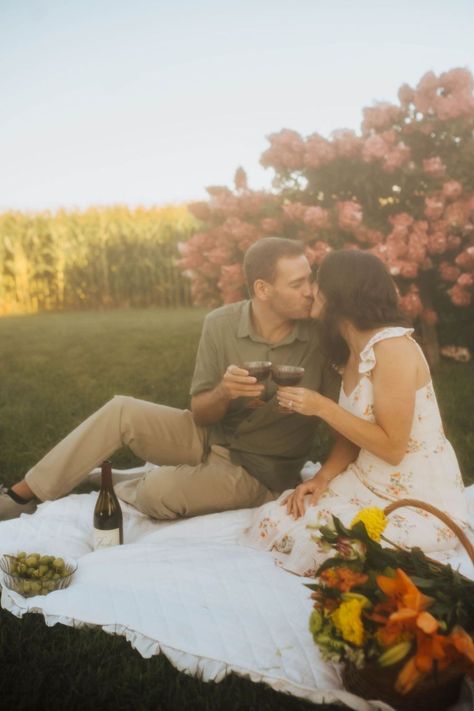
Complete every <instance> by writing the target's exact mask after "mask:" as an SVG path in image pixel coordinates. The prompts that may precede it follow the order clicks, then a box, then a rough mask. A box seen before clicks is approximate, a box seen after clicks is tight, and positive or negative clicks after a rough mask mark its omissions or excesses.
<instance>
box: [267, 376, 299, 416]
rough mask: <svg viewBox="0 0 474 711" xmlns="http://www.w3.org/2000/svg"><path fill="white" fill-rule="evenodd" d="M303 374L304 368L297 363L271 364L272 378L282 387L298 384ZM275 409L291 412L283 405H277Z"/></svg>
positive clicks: (286, 412)
mask: <svg viewBox="0 0 474 711" xmlns="http://www.w3.org/2000/svg"><path fill="white" fill-rule="evenodd" d="M303 375H304V368H300V367H298V366H297V365H274V366H272V378H273V380H274V381H275V383H276V384H277V385H281V386H282V387H285V386H288V385H298V383H300V382H301V379H302V377H303ZM276 409H277V410H278V412H284V413H285V414H288V413H290V412H293V410H289V409H288V408H287V407H283V405H277V406H276Z"/></svg>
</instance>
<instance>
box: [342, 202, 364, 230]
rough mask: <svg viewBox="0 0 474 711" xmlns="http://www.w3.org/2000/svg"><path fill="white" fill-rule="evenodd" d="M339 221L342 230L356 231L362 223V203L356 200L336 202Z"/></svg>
mask: <svg viewBox="0 0 474 711" xmlns="http://www.w3.org/2000/svg"><path fill="white" fill-rule="evenodd" d="M336 209H337V222H338V225H339V227H340V228H341V230H345V231H347V232H354V231H355V230H357V228H358V227H360V225H361V224H362V219H363V214H362V205H361V204H360V203H358V202H356V201H354V200H345V201H343V202H339V203H337V204H336Z"/></svg>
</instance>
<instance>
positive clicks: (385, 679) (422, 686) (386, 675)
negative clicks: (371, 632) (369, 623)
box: [342, 663, 464, 711]
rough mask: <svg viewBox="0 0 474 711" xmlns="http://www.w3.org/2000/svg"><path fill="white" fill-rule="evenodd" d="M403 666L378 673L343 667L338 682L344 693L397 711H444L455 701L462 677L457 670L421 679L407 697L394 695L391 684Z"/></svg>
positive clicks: (375, 666)
mask: <svg viewBox="0 0 474 711" xmlns="http://www.w3.org/2000/svg"><path fill="white" fill-rule="evenodd" d="M402 666H403V664H397V665H396V666H393V667H386V668H385V669H382V668H381V667H380V666H379V665H378V664H376V663H373V664H367V665H366V666H365V667H364V668H363V669H357V668H356V667H355V666H354V665H353V664H351V663H349V664H346V665H345V666H344V669H343V672H342V681H343V682H344V686H345V688H346V689H347V691H351V692H352V693H353V694H357V696H361V697H362V698H363V699H378V700H379V701H385V703H387V704H390V706H393V708H394V709H397V711H446V709H448V708H449V707H450V706H451V705H452V704H454V703H455V702H456V701H457V699H458V698H459V693H460V690H461V684H462V680H463V677H464V675H463V674H462V673H461V672H459V670H457V669H453V668H450V669H445V670H443V671H442V672H441V673H440V674H438V675H437V676H436V678H435V677H434V676H429V677H426V678H425V679H422V680H421V681H420V682H419V683H418V684H417V685H416V686H415V688H414V689H412V691H410V693H409V694H399V693H398V692H397V691H395V682H396V679H397V676H398V673H399V671H400V670H401V668H402Z"/></svg>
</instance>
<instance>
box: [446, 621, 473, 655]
mask: <svg viewBox="0 0 474 711" xmlns="http://www.w3.org/2000/svg"><path fill="white" fill-rule="evenodd" d="M448 639H450V640H451V642H452V643H453V645H454V648H455V649H456V651H457V652H459V653H460V654H462V655H463V656H465V657H466V658H467V659H468V660H469V661H470V662H471V663H472V664H474V642H473V641H472V637H471V636H470V635H468V634H467V632H466V631H465V630H463V628H462V627H454V629H453V631H452V632H451V634H450V635H449V637H448Z"/></svg>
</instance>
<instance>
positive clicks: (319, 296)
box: [311, 282, 326, 318]
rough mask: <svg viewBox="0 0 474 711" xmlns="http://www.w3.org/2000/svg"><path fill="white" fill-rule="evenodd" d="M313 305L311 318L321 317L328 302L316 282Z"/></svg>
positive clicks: (314, 284)
mask: <svg viewBox="0 0 474 711" xmlns="http://www.w3.org/2000/svg"><path fill="white" fill-rule="evenodd" d="M313 298H314V301H313V305H312V307H311V318H321V314H322V311H323V308H324V304H325V303H326V299H325V298H324V296H323V293H322V291H321V290H320V288H319V286H318V284H317V283H316V282H314V283H313Z"/></svg>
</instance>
